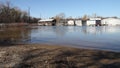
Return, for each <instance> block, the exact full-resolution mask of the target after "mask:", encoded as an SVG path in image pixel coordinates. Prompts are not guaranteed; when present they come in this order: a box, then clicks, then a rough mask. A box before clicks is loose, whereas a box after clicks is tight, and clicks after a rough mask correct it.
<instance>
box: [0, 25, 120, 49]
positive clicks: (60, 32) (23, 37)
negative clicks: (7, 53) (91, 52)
mask: <svg viewBox="0 0 120 68" xmlns="http://www.w3.org/2000/svg"><path fill="white" fill-rule="evenodd" d="M0 39H1V40H3V39H4V40H5V39H10V40H14V41H13V42H23V43H48V44H49V43H50V44H61V45H69V46H72V47H82V48H95V49H106V50H113V51H120V43H119V42H120V26H116V27H115V26H113V27H112V26H110V27H108V26H101V27H78V26H32V27H28V26H25V27H14V28H13V27H12V28H11V27H9V28H5V29H4V30H2V31H0Z"/></svg>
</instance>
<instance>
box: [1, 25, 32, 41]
mask: <svg viewBox="0 0 120 68" xmlns="http://www.w3.org/2000/svg"><path fill="white" fill-rule="evenodd" d="M29 34H30V30H29V29H26V28H25V27H7V28H5V29H4V30H3V31H0V43H3V42H4V43H6V42H10V43H13V42H22V41H24V40H27V39H29V37H30V36H29Z"/></svg>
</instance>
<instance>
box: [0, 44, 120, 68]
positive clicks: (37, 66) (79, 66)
mask: <svg viewBox="0 0 120 68" xmlns="http://www.w3.org/2000/svg"><path fill="white" fill-rule="evenodd" d="M0 68H120V52H111V51H101V50H92V49H80V48H72V47H63V46H56V45H48V44H23V45H22V44H19V45H4V46H2V45H1V46H0Z"/></svg>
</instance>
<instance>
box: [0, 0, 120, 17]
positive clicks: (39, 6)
mask: <svg viewBox="0 0 120 68" xmlns="http://www.w3.org/2000/svg"><path fill="white" fill-rule="evenodd" d="M5 1H7V0H0V2H5ZM9 1H10V2H11V4H12V6H17V7H19V8H20V9H21V10H24V11H28V8H30V15H31V16H33V17H38V18H39V17H42V18H49V17H54V16H56V15H57V14H59V13H64V14H65V16H66V17H70V16H72V17H82V16H83V15H85V14H87V15H93V14H96V15H98V16H103V17H112V16H117V17H120V8H119V7H120V0H9Z"/></svg>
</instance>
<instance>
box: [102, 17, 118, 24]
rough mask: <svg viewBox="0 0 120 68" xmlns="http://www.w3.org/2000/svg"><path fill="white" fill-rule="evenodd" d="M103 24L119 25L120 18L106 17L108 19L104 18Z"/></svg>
mask: <svg viewBox="0 0 120 68" xmlns="http://www.w3.org/2000/svg"><path fill="white" fill-rule="evenodd" d="M101 24H102V25H106V26H117V25H120V19H118V18H106V19H103V20H102V22H101Z"/></svg>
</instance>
